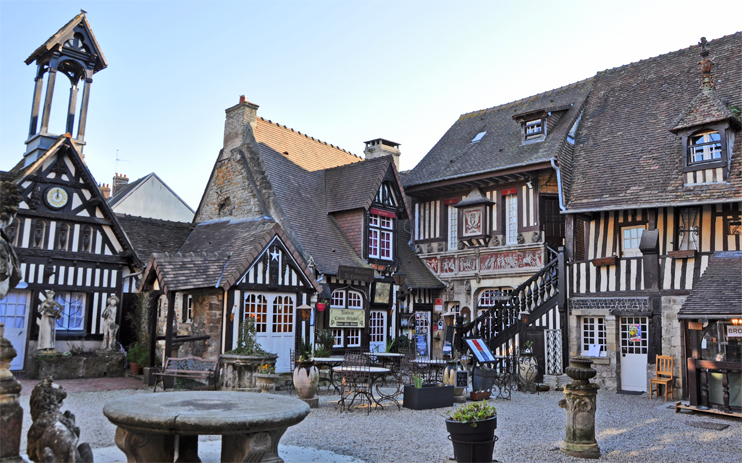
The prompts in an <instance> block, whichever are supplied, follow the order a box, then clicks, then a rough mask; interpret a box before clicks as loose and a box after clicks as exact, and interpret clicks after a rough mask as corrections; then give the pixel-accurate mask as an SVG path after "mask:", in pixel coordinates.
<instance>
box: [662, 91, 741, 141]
mask: <svg viewBox="0 0 742 463" xmlns="http://www.w3.org/2000/svg"><path fill="white" fill-rule="evenodd" d="M725 120H731V121H733V122H735V123H736V124H738V123H739V119H737V118H736V117H735V116H734V114H732V112H731V111H730V110H729V108H727V107H726V106H725V105H724V102H723V101H721V98H719V95H718V94H717V93H716V90H714V89H713V88H704V89H703V90H701V93H699V94H698V96H696V97H695V98H694V99H693V101H691V103H690V105H689V106H688V108H687V109H686V110H685V111H684V112H683V114H682V115H681V116H680V117H679V118H678V121H677V122H675V124H673V125H674V127H673V128H672V129H670V130H671V131H672V132H674V133H677V132H678V131H680V130H683V129H687V128H691V127H695V126H699V125H701V124H710V123H712V122H719V121H725Z"/></svg>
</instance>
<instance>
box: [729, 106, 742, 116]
mask: <svg viewBox="0 0 742 463" xmlns="http://www.w3.org/2000/svg"><path fill="white" fill-rule="evenodd" d="M728 108H729V110H730V111H731V112H732V114H734V115H735V116H737V117H740V116H742V110H740V109H739V108H738V107H736V106H734V105H729V106H728Z"/></svg>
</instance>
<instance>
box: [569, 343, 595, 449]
mask: <svg viewBox="0 0 742 463" xmlns="http://www.w3.org/2000/svg"><path fill="white" fill-rule="evenodd" d="M592 363H593V361H592V359H590V358H589V357H572V358H571V359H570V365H569V367H567V368H566V373H567V376H569V377H570V378H572V382H571V383H569V384H567V385H566V386H564V398H563V399H562V400H560V401H559V406H560V407H561V408H563V409H565V410H566V411H567V434H566V436H565V438H564V442H562V447H561V450H562V452H564V453H566V454H567V455H571V456H573V457H579V458H599V457H600V446H598V442H597V441H596V440H595V410H596V408H597V404H596V398H597V395H598V389H600V386H598V385H597V384H594V383H591V382H590V378H593V377H594V376H595V375H596V374H597V373H598V372H597V371H595V370H593V369H592V368H591V366H590V365H592Z"/></svg>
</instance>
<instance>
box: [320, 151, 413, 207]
mask: <svg viewBox="0 0 742 463" xmlns="http://www.w3.org/2000/svg"><path fill="white" fill-rule="evenodd" d="M393 163H394V159H393V158H392V157H391V156H382V157H378V158H374V159H369V160H366V161H364V162H356V163H352V164H346V165H344V166H340V167H334V168H332V169H328V170H327V171H326V175H327V187H326V188H325V194H326V195H327V212H339V211H349V210H352V209H368V208H369V207H370V206H371V203H372V202H373V200H374V198H375V197H376V193H378V191H379V188H380V187H381V183H382V181H383V180H384V177H385V176H386V173H387V171H388V170H389V168H390V167H391V165H392V164H393ZM392 171H393V172H395V178H396V179H397V184H398V185H400V186H401V185H402V180H401V179H400V178H399V175H397V174H396V170H395V169H393V170H392ZM400 189H401V188H400ZM403 195H404V193H403Z"/></svg>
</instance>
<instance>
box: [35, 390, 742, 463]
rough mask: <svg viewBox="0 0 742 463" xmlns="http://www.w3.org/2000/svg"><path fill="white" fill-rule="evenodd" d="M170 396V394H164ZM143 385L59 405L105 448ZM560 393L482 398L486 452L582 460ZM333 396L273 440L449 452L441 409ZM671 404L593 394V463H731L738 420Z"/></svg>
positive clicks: (372, 458)
mask: <svg viewBox="0 0 742 463" xmlns="http://www.w3.org/2000/svg"><path fill="white" fill-rule="evenodd" d="M167 393H170V392H167ZM151 394H152V392H150V391H148V390H119V391H105V392H76V393H70V394H69V396H68V397H67V399H66V400H65V402H64V405H63V410H68V409H69V410H71V411H72V412H73V413H74V414H75V415H76V417H77V424H78V426H80V429H81V436H80V437H81V440H82V441H83V442H89V443H90V444H91V446H92V447H94V448H96V447H108V446H113V445H115V444H114V441H113V438H114V426H113V425H112V424H111V423H110V422H108V420H107V419H106V418H105V417H104V416H103V413H102V410H103V406H104V405H105V403H106V402H109V401H111V400H114V399H118V398H121V397H127V396H131V397H132V406H133V407H137V406H146V403H147V397H148V396H149V395H151ZM562 397H563V394H562V393H561V392H554V391H551V392H546V393H541V394H540V395H533V394H526V393H518V392H514V393H513V396H512V400H510V401H507V400H490V403H491V404H494V405H495V406H496V407H497V410H498V420H497V424H498V428H497V431H496V433H495V434H496V435H497V436H498V437H499V441H498V442H497V445H496V446H495V453H494V457H495V458H496V459H497V460H499V461H502V462H508V463H509V462H530V461H549V462H558V461H584V460H581V459H578V458H572V457H569V456H567V455H565V454H563V453H562V452H561V451H560V450H558V448H559V445H560V444H561V441H562V439H563V438H564V432H565V430H564V422H565V412H564V410H563V409H561V408H559V406H558V405H557V404H558V402H559V399H561V398H562ZM28 399H29V397H28V396H23V397H21V405H22V406H23V409H24V413H25V415H24V422H23V424H24V433H23V441H22V443H21V448H22V449H23V450H25V446H26V442H25V435H26V432H27V430H28V427H29V426H30V424H31V418H30V415H29V412H28V410H29V407H28ZM336 402H337V396H335V395H321V396H320V408H318V409H313V410H312V411H311V413H310V414H309V416H307V418H306V419H305V420H304V421H303V422H302V423H300V424H298V425H296V426H293V427H291V428H289V430H288V431H287V432H286V434H285V435H284V437H283V438H282V439H281V443H282V444H285V445H294V446H302V447H312V448H316V449H322V450H330V451H333V452H335V453H339V454H343V455H350V456H353V457H357V458H359V459H361V460H363V461H366V462H369V463H371V462H441V461H442V460H444V459H445V458H448V457H451V458H452V457H453V447H452V445H451V443H450V442H449V441H448V439H447V435H448V433H447V432H446V426H445V423H444V416H445V412H446V410H447V409H437V410H425V411H413V410H408V409H404V408H403V409H402V410H397V407H396V405H392V406H385V408H384V410H383V411H382V410H380V409H377V410H371V413H370V414H367V413H366V410H365V409H363V408H354V409H353V410H352V411H350V412H342V413H341V412H340V408H339V407H338V406H337V404H336ZM670 406H671V402H667V403H666V402H664V400H662V399H652V400H650V399H649V398H648V396H646V395H641V396H635V395H618V394H616V393H613V392H600V393H598V412H597V420H596V433H597V441H598V444H599V445H600V448H601V451H602V456H601V458H600V461H621V462H627V461H642V462H663V461H673V462H674V461H713V462H730V463H731V462H739V461H741V457H740V455H742V421H741V420H739V419H733V418H724V417H717V416H715V415H707V414H700V413H690V412H682V413H679V414H675V412H674V409H670V408H668V407H670ZM697 422H707V423H708V422H713V423H721V424H728V425H729V427H728V428H727V429H725V430H722V431H715V430H707V429H699V428H696V427H692V426H690V424H691V423H697Z"/></svg>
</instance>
